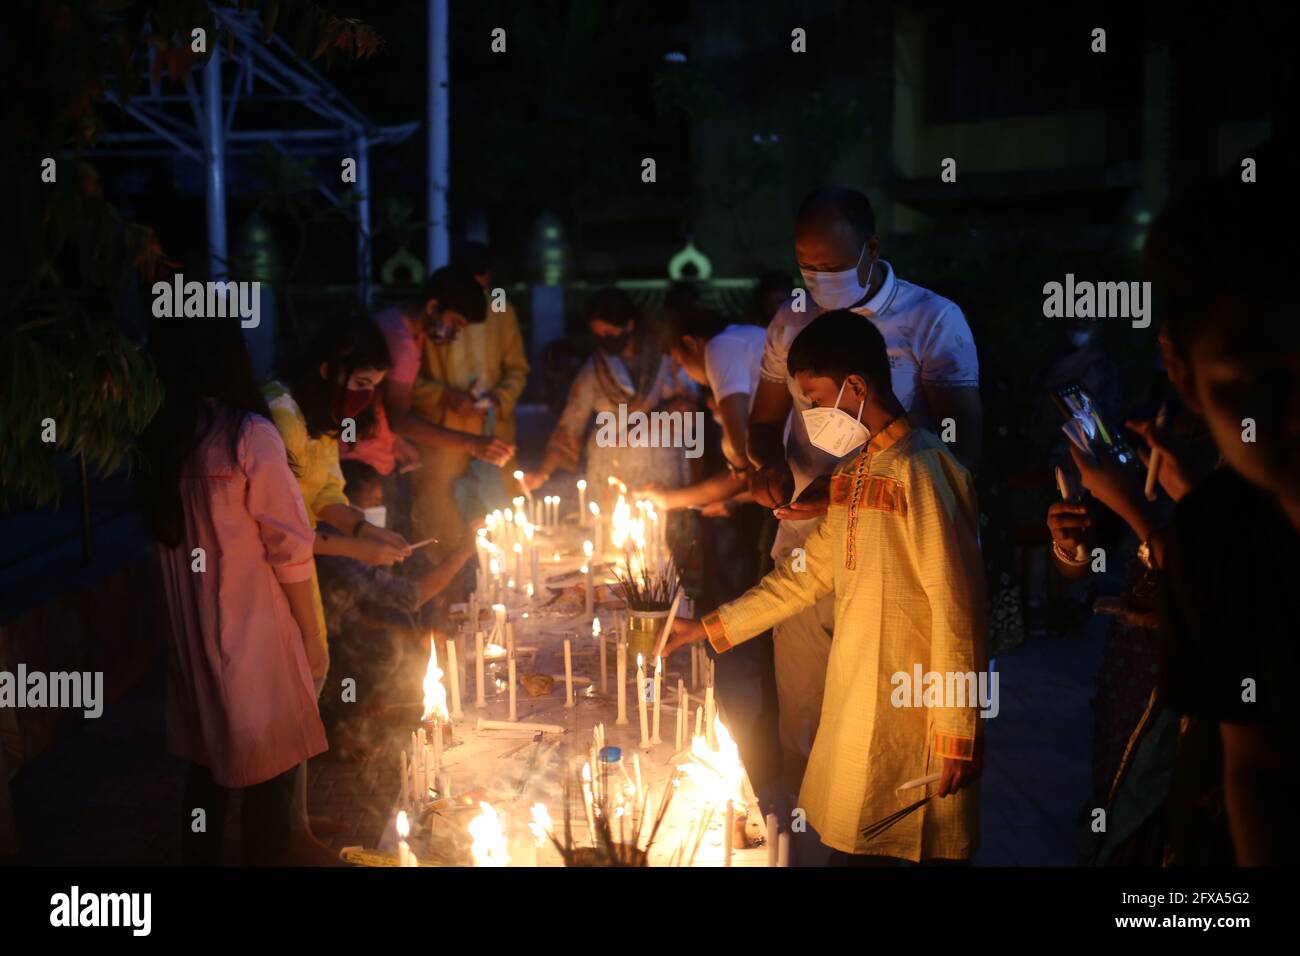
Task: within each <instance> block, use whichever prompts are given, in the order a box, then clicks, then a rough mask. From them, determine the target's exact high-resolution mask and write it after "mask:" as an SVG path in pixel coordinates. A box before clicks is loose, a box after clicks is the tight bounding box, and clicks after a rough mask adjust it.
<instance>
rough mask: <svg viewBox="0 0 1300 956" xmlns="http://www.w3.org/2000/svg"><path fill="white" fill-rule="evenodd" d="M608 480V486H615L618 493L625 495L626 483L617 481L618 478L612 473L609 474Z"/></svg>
mask: <svg viewBox="0 0 1300 956" xmlns="http://www.w3.org/2000/svg"><path fill="white" fill-rule="evenodd" d="M608 480H609V486H610V487H611V488H617V489H618V493H619V494H620V495H625V494H627V485H625V484H623V482H621V481H619V480H618V479H617V478H615V477H614V476H613V475H610V476H609V479H608Z"/></svg>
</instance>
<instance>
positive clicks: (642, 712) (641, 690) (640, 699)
mask: <svg viewBox="0 0 1300 956" xmlns="http://www.w3.org/2000/svg"><path fill="white" fill-rule="evenodd" d="M645 698H646V693H645V658H644V657H642V656H641V655H640V654H638V655H637V656H636V709H637V716H638V717H639V718H640V720H641V749H642V750H647V749H649V747H650V734H649V730H650V728H649V726H648V725H649V720H648V719H647V715H646V699H645Z"/></svg>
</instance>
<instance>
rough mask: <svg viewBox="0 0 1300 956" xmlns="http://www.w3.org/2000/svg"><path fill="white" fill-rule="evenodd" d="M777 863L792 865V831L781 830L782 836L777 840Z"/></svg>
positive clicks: (779, 864) (778, 864)
mask: <svg viewBox="0 0 1300 956" xmlns="http://www.w3.org/2000/svg"><path fill="white" fill-rule="evenodd" d="M776 865H777V866H789V865H790V831H789V830H783V831H781V835H780V837H778V838H777V841H776Z"/></svg>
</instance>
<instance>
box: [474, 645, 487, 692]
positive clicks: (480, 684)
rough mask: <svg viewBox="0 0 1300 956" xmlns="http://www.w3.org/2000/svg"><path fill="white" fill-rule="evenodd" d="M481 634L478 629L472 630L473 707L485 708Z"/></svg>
mask: <svg viewBox="0 0 1300 956" xmlns="http://www.w3.org/2000/svg"><path fill="white" fill-rule="evenodd" d="M483 665H484V661H483V632H482V631H480V630H479V629H478V628H475V629H474V706H475V707H480V708H481V707H486V706H487V698H486V697H485V696H484V683H485V677H484V674H483Z"/></svg>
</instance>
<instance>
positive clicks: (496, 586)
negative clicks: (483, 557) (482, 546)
mask: <svg viewBox="0 0 1300 956" xmlns="http://www.w3.org/2000/svg"><path fill="white" fill-rule="evenodd" d="M488 574H489V575H491V583H492V600H493V602H497V601H500V600H501V562H500V561H498V560H497V559H496V558H495V557H492V558H489V559H488Z"/></svg>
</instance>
